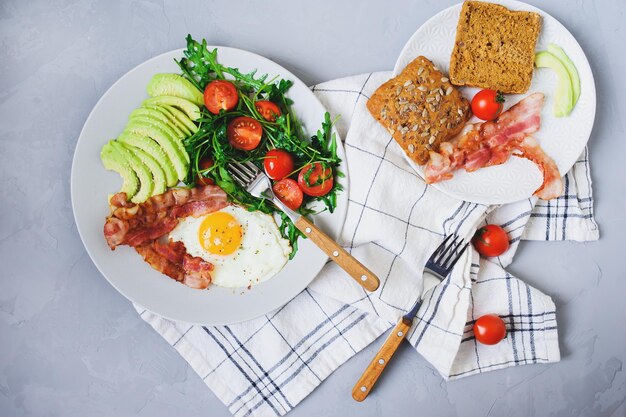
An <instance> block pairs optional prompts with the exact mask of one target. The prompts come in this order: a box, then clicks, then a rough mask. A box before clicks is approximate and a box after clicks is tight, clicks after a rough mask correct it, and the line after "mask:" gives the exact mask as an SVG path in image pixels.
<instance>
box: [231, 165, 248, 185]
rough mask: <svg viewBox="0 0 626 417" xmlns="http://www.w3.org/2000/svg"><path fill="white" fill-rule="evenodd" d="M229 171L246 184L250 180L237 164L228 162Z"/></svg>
mask: <svg viewBox="0 0 626 417" xmlns="http://www.w3.org/2000/svg"><path fill="white" fill-rule="evenodd" d="M228 172H230V175H232V176H233V177H234V178H235V180H236V181H237V182H238V183H240V184H242V185H244V186H245V185H247V184H248V183H249V182H250V179H249V178H248V176H247V175H246V174H245V173H244V172H242V171H241V170H240V169H239V167H237V165H235V164H228Z"/></svg>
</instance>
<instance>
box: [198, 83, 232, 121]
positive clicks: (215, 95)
mask: <svg viewBox="0 0 626 417" xmlns="http://www.w3.org/2000/svg"><path fill="white" fill-rule="evenodd" d="M237 102H239V95H237V87H235V85H234V84H233V83H231V82H229V81H225V80H215V81H211V82H210V83H209V84H208V85H207V86H206V88H205V89H204V105H205V106H206V108H207V110H208V111H210V112H211V113H213V114H218V113H219V112H220V110H226V111H229V110H232V109H234V108H235V106H237Z"/></svg>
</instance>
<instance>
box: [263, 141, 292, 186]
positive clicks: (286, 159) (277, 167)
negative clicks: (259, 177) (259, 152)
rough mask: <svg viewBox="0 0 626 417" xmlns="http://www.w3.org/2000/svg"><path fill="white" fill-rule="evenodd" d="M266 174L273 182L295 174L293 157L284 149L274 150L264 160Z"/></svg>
mask: <svg viewBox="0 0 626 417" xmlns="http://www.w3.org/2000/svg"><path fill="white" fill-rule="evenodd" d="M263 166H264V167H265V173H266V174H267V176H268V177H270V178H271V179H273V180H277V181H278V180H282V179H283V178H285V177H286V176H288V175H289V174H291V173H292V172H293V157H292V156H291V154H290V153H289V152H287V151H284V150H282V149H272V150H271V151H269V152H268V153H266V154H265V159H264V160H263Z"/></svg>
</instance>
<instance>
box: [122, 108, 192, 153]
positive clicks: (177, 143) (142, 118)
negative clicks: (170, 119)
mask: <svg viewBox="0 0 626 417" xmlns="http://www.w3.org/2000/svg"><path fill="white" fill-rule="evenodd" d="M130 120H139V121H141V122H142V123H149V124H152V125H154V126H156V127H158V128H159V129H161V130H162V131H163V132H165V134H166V135H168V136H169V137H170V138H172V141H173V143H174V145H175V146H176V148H177V149H178V150H179V151H180V154H181V155H182V156H183V157H184V158H185V161H186V162H187V164H189V154H188V153H187V150H186V149H185V145H183V141H182V138H181V137H179V136H178V135H177V134H176V132H175V131H174V129H172V128H171V127H170V126H169V125H168V124H167V123H163V122H162V121H161V120H157V119H153V118H151V117H145V116H136V117H133V118H131V119H130Z"/></svg>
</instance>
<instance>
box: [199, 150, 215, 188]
mask: <svg viewBox="0 0 626 417" xmlns="http://www.w3.org/2000/svg"><path fill="white" fill-rule="evenodd" d="M212 166H213V159H211V157H208V156H206V157H204V158H202V159H201V160H200V162H198V168H199V169H200V170H205V169H207V168H211V167H212ZM196 184H197V185H214V184H215V181H213V180H212V179H211V178H207V177H205V176H203V175H202V174H200V173H198V177H197V178H196Z"/></svg>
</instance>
